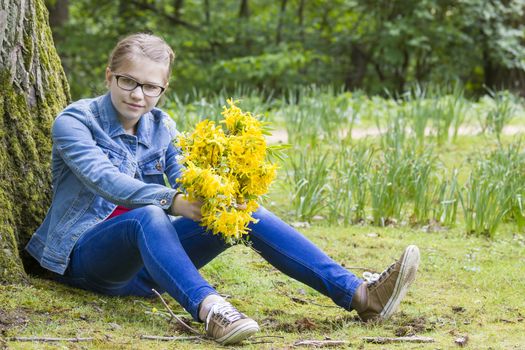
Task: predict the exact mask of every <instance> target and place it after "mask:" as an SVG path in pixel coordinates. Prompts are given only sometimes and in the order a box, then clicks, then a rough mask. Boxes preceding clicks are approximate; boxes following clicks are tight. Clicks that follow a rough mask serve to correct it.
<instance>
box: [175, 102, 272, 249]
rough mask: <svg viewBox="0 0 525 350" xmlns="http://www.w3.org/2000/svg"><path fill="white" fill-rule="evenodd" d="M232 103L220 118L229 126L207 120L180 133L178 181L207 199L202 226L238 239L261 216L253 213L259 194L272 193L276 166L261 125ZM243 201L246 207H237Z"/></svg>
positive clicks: (191, 193) (189, 193) (195, 195)
mask: <svg viewBox="0 0 525 350" xmlns="http://www.w3.org/2000/svg"><path fill="white" fill-rule="evenodd" d="M228 105H229V107H228V108H227V107H224V110H223V112H222V115H223V117H224V120H223V121H221V122H220V123H221V124H223V125H225V128H226V130H223V129H222V127H221V126H220V125H216V124H215V123H214V122H213V121H210V120H204V121H202V122H200V123H198V124H197V125H196V126H195V130H194V131H193V132H192V133H189V134H187V133H185V134H181V135H179V136H178V140H177V143H176V146H177V147H179V148H180V150H181V153H182V154H181V155H182V157H181V164H182V165H184V166H185V170H184V171H183V173H182V175H181V177H180V178H178V179H177V182H179V183H180V188H181V189H182V190H183V191H184V192H185V194H186V195H187V196H188V198H190V199H198V200H200V201H202V202H203V205H202V208H201V212H202V221H201V225H203V226H205V227H207V228H208V229H209V230H210V231H212V232H213V233H214V234H221V235H223V237H224V238H225V239H226V240H227V241H235V240H239V239H241V238H242V236H243V235H245V234H247V233H248V232H249V228H248V225H249V224H250V223H252V222H256V221H257V220H255V219H253V218H252V216H251V214H252V213H253V212H254V211H255V210H257V208H258V207H259V205H258V203H257V198H258V197H260V196H262V195H264V194H266V193H267V192H268V188H269V186H270V184H271V183H272V181H273V180H274V178H275V173H276V169H277V166H276V165H274V164H271V163H269V162H267V161H266V153H267V152H266V150H267V146H266V140H265V139H264V136H263V124H262V123H261V122H260V121H258V120H257V119H256V118H255V117H254V116H252V115H251V114H250V113H244V112H242V111H241V110H240V109H239V108H238V107H237V106H235V103H234V102H233V101H232V100H231V99H230V100H228ZM245 201H246V209H238V208H237V207H236V205H237V204H240V203H244V202H245Z"/></svg>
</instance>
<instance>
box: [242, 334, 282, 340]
mask: <svg viewBox="0 0 525 350" xmlns="http://www.w3.org/2000/svg"><path fill="white" fill-rule="evenodd" d="M261 338H281V339H284V337H283V336H282V335H258V336H255V337H250V339H261Z"/></svg>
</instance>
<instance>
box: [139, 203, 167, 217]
mask: <svg viewBox="0 0 525 350" xmlns="http://www.w3.org/2000/svg"><path fill="white" fill-rule="evenodd" d="M135 210H137V211H139V212H140V213H142V214H143V215H144V216H146V217H150V218H158V217H166V218H167V214H166V212H165V211H164V209H162V208H161V207H157V206H156V205H146V206H144V207H141V208H138V209H135Z"/></svg>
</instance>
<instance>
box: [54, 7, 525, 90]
mask: <svg viewBox="0 0 525 350" xmlns="http://www.w3.org/2000/svg"><path fill="white" fill-rule="evenodd" d="M47 1H48V2H49V3H55V4H58V3H59V2H63V3H65V4H66V5H63V6H68V10H69V19H68V20H67V21H66V23H65V24H64V23H61V24H60V26H57V27H55V28H54V31H55V34H57V35H59V38H60V40H59V42H58V44H57V49H58V51H59V54H60V55H61V57H62V58H63V63H64V67H65V69H66V73H67V74H68V77H69V78H70V84H71V87H72V92H73V95H74V97H75V98H77V97H82V96H91V95H93V94H96V93H101V92H102V91H104V89H103V88H104V86H103V76H104V74H103V73H104V67H105V65H106V62H105V55H106V53H107V52H108V51H109V50H110V49H111V47H112V43H114V42H115V40H116V39H117V38H119V37H121V36H124V35H126V34H128V33H130V32H137V31H150V32H155V33H156V34H159V35H162V36H163V37H165V38H166V40H167V41H168V42H169V43H170V44H171V45H172V46H173V47H174V48H175V50H176V52H177V55H178V57H177V60H176V65H175V69H174V74H175V77H176V82H175V83H174V84H172V86H173V87H174V90H175V91H176V92H178V93H188V92H191V91H192V90H193V89H194V88H197V89H199V90H207V91H212V92H213V91H217V90H219V89H221V88H223V87H226V88H232V87H234V86H235V85H237V84H239V85H243V86H247V87H251V88H257V89H263V88H264V89H271V90H273V91H275V92H277V93H279V92H280V91H283V90H286V89H287V88H290V87H293V86H297V85H306V84H316V85H335V86H345V88H347V89H350V90H354V89H363V90H365V91H367V92H369V93H382V92H384V90H385V89H386V90H389V91H394V92H402V91H404V90H406V89H407V88H408V87H409V85H411V84H414V83H427V82H431V83H438V84H439V83H447V82H449V81H451V80H460V81H462V82H463V83H464V84H465V85H466V86H467V89H469V90H470V91H473V92H476V91H477V92H481V91H484V90H483V89H484V86H487V87H490V88H492V89H497V88H501V87H506V88H513V89H516V90H521V92H522V93H524V94H525V81H524V79H523V77H524V72H525V67H524V60H525V45H524V44H525V43H524V23H523V19H524V12H523V11H524V8H525V0H506V1H496V0H462V1H456V0H408V1H407V0H333V1H323V0H310V1H305V0H280V1H274V2H268V1H263V0H235V1H234V0H231V1H226V2H214V1H209V0H118V1H111V2H107V1H102V0H47Z"/></svg>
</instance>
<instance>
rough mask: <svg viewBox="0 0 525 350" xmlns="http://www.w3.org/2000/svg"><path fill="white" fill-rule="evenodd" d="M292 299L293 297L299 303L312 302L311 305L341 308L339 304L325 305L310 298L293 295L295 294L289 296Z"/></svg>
mask: <svg viewBox="0 0 525 350" xmlns="http://www.w3.org/2000/svg"><path fill="white" fill-rule="evenodd" d="M289 298H290V299H292V301H294V302H296V303H299V304H310V305H315V306H320V307H326V308H337V309H338V308H339V306H335V305H323V304H318V303H315V302H313V301H311V300H308V299H302V298H298V297H293V296H289Z"/></svg>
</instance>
